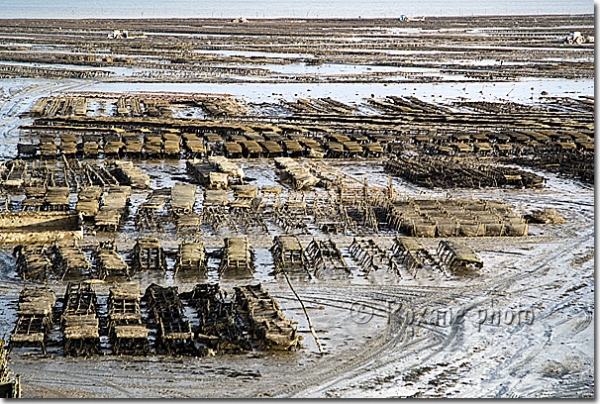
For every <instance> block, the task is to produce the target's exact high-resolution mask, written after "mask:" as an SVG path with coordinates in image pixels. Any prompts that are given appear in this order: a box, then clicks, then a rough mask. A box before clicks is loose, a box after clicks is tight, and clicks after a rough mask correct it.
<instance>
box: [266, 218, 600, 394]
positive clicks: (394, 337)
mask: <svg viewBox="0 0 600 404" xmlns="http://www.w3.org/2000/svg"><path fill="white" fill-rule="evenodd" d="M580 225H581V224H579V226H580ZM592 237H594V233H593V231H592V232H588V233H587V234H585V235H582V236H580V237H579V238H577V239H575V240H573V241H572V242H571V243H569V244H566V245H562V246H561V247H560V248H557V249H554V250H553V251H551V252H550V251H549V252H547V253H545V254H543V255H542V256H541V257H538V258H537V259H535V260H534V261H533V262H531V263H530V264H529V266H528V268H530V269H522V270H521V273H519V274H515V275H513V276H510V277H507V278H502V279H497V278H496V279H492V280H489V281H487V282H485V283H482V284H478V285H469V286H464V287H461V288H460V289H459V290H456V289H453V290H451V291H443V290H437V291H433V292H430V293H428V294H430V295H433V296H432V297H431V299H427V300H425V301H424V302H421V303H417V304H415V305H413V307H416V308H420V307H421V308H422V307H426V306H427V305H432V304H434V303H445V304H446V305H448V303H455V302H457V301H458V300H459V299H472V298H473V297H475V296H477V297H483V299H482V300H481V301H479V302H477V303H475V304H473V305H472V306H471V309H472V308H474V307H476V306H477V305H479V304H481V303H485V302H486V301H491V300H492V299H493V298H494V296H493V294H492V292H493V291H495V290H509V289H510V288H509V287H510V286H512V285H514V284H515V283H516V282H517V281H519V280H524V279H527V278H529V277H530V276H532V275H534V274H535V273H536V272H539V271H543V270H545V269H547V266H548V264H550V263H552V262H553V261H555V260H556V259H557V258H560V257H562V256H563V255H564V253H565V252H567V251H571V250H573V249H574V248H575V247H576V246H578V245H581V244H583V243H585V242H586V241H588V240H589V239H590V238H592ZM481 292H484V294H483V296H482V295H481ZM486 292H487V293H486ZM476 293H479V295H477V294H476ZM515 293H518V290H517V291H512V292H509V294H510V295H513V294H515ZM485 295H487V296H488V297H487V298H485ZM393 296H395V297H397V298H400V297H401V296H399V295H396V294H393ZM452 296H454V298H453V297H452ZM456 298H459V299H456ZM399 317H400V309H398V310H396V311H395V312H393V313H391V315H390V318H389V323H388V327H387V328H386V330H385V332H384V334H383V335H382V336H380V337H379V338H377V339H376V340H373V341H371V342H370V343H368V344H367V345H366V346H364V349H363V350H362V352H359V353H355V354H354V357H353V358H352V359H351V360H349V361H346V362H345V363H344V364H342V365H334V366H332V367H330V366H323V364H321V366H320V367H319V370H318V371H316V372H315V369H313V368H312V367H311V369H307V370H306V371H305V373H306V376H307V377H304V378H300V379H298V380H299V381H297V382H296V383H294V382H293V381H292V382H290V380H289V378H288V379H286V382H287V383H288V385H287V386H286V387H285V388H283V389H277V388H275V389H270V390H266V391H264V392H263V393H262V395H263V396H265V395H266V396H275V397H285V396H293V395H297V394H299V393H301V392H306V393H308V394H310V395H314V394H315V393H319V392H322V391H323V390H325V389H327V388H329V387H330V386H331V385H333V384H335V383H336V382H338V381H339V379H344V380H347V381H348V380H350V379H352V378H354V377H356V376H357V375H358V374H359V373H364V372H363V370H364V369H367V368H370V369H369V370H373V368H372V366H373V365H376V367H375V368H376V369H378V368H382V367H384V366H386V365H388V364H390V363H392V362H396V361H398V360H399V359H402V358H404V357H407V356H409V355H411V354H414V353H416V352H414V351H413V352H411V351H410V349H408V348H410V346H411V345H412V344H411V342H414V341H410V340H407V338H406V336H407V334H406V329H407V327H408V326H409V325H408V324H407V321H406V319H403V318H399ZM403 320H404V321H403ZM458 330H459V327H452V329H451V332H450V333H448V334H447V335H446V336H445V338H443V339H442V340H439V341H438V340H436V338H435V336H432V337H429V338H434V341H433V342H432V343H431V344H430V345H428V346H427V347H426V349H430V350H431V349H434V348H438V349H436V350H435V351H434V352H433V353H432V354H430V355H429V357H428V358H432V357H433V356H435V355H436V354H437V353H439V352H441V351H442V350H443V349H444V348H445V347H446V346H448V345H449V344H450V342H451V341H452V340H453V339H454V338H455V337H456V335H457V333H458ZM398 350H400V351H402V354H401V355H397V354H396V355H394V352H397V351H398ZM333 358H335V357H332V359H333ZM336 359H340V360H341V359H343V357H342V358H336ZM407 370H408V369H407ZM296 376H304V374H297V375H296ZM290 384H291V385H290ZM315 387H317V390H310V389H311V388H315Z"/></svg>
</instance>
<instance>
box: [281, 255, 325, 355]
mask: <svg viewBox="0 0 600 404" xmlns="http://www.w3.org/2000/svg"><path fill="white" fill-rule="evenodd" d="M279 269H280V270H281V272H282V273H283V276H285V280H286V281H287V283H288V285H290V289H291V290H292V292H293V293H294V296H296V299H298V301H299V302H300V306H302V311H304V315H305V316H306V321H308V328H309V329H310V332H311V334H312V336H313V338H314V339H315V342H316V343H317V347H318V348H319V353H320V354H321V355H323V354H324V353H325V352H324V351H323V347H322V346H321V341H319V337H317V333H316V332H315V327H313V325H312V322H311V321H310V317H309V315H308V311H306V307H305V306H304V302H302V299H300V296H299V295H298V293H296V290H295V289H294V287H293V286H292V282H291V281H290V278H288V276H287V273H286V272H285V269H283V265H280V267H279Z"/></svg>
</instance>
